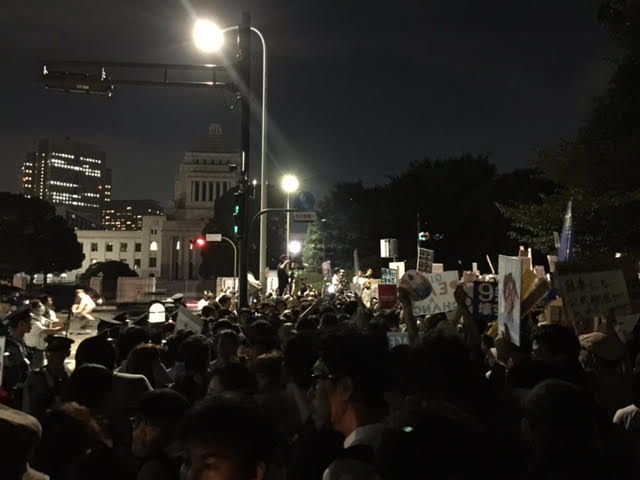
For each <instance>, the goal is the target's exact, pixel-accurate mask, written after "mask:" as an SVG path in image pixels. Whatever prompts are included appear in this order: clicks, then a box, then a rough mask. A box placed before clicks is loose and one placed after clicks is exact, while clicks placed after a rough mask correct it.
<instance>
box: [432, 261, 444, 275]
mask: <svg viewBox="0 0 640 480" xmlns="http://www.w3.org/2000/svg"><path fill="white" fill-rule="evenodd" d="M443 272H444V263H434V264H433V265H431V273H443Z"/></svg>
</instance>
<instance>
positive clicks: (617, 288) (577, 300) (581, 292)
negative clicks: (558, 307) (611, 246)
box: [558, 270, 630, 317]
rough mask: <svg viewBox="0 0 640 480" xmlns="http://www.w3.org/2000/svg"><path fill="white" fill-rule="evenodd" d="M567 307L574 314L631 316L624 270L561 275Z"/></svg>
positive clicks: (559, 277)
mask: <svg viewBox="0 0 640 480" xmlns="http://www.w3.org/2000/svg"><path fill="white" fill-rule="evenodd" d="M558 282H559V285H560V292H561V294H562V299H563V301H564V305H565V307H566V308H567V309H568V310H569V311H570V312H573V314H574V315H581V316H584V317H593V316H595V315H608V314H609V313H610V312H611V311H612V310H614V311H619V312H622V313H630V303H629V293H628V291H627V284H626V282H625V280H624V276H623V274H622V271H621V270H608V271H604V272H575V273H559V275H558Z"/></svg>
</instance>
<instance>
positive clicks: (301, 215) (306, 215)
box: [293, 212, 318, 223]
mask: <svg viewBox="0 0 640 480" xmlns="http://www.w3.org/2000/svg"><path fill="white" fill-rule="evenodd" d="M317 219H318V215H317V214H316V212H293V221H294V222H307V223H308V222H315V221H316V220H317Z"/></svg>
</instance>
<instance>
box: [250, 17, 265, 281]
mask: <svg viewBox="0 0 640 480" xmlns="http://www.w3.org/2000/svg"><path fill="white" fill-rule="evenodd" d="M251 31H253V32H255V33H256V35H258V37H260V41H261V42H262V125H261V133H262V136H261V158H260V210H265V209H266V208H267V123H268V117H267V42H265V40H264V37H263V36H262V33H260V31H259V30H258V29H257V28H253V27H251ZM259 270H260V272H259V275H260V281H261V282H262V285H263V286H264V287H263V288H265V289H266V285H267V216H266V215H265V216H264V217H260V268H259Z"/></svg>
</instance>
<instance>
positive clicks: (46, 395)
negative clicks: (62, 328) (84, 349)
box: [22, 335, 74, 418]
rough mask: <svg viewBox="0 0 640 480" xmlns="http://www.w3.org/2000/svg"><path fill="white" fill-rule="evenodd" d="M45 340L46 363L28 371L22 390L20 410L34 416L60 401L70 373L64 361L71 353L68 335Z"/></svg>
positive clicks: (38, 415)
mask: <svg viewBox="0 0 640 480" xmlns="http://www.w3.org/2000/svg"><path fill="white" fill-rule="evenodd" d="M45 341H46V355H47V365H45V366H44V367H42V368H40V369H39V370H34V371H32V372H30V373H29V375H28V376H27V380H26V381H25V384H24V388H23V392H22V393H23V395H22V410H23V411H25V412H26V413H28V414H29V415H33V416H34V417H36V418H41V417H42V415H43V414H44V413H45V412H46V411H47V409H49V408H52V407H55V406H56V405H57V404H59V403H60V402H61V398H62V394H63V391H64V388H65V386H66V384H67V381H68V380H69V375H70V372H69V370H67V368H66V367H65V365H64V361H65V360H66V359H67V358H69V356H70V355H71V344H72V343H74V342H73V340H72V339H70V338H68V337H64V336H53V335H49V336H48V337H47V338H46V339H45Z"/></svg>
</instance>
